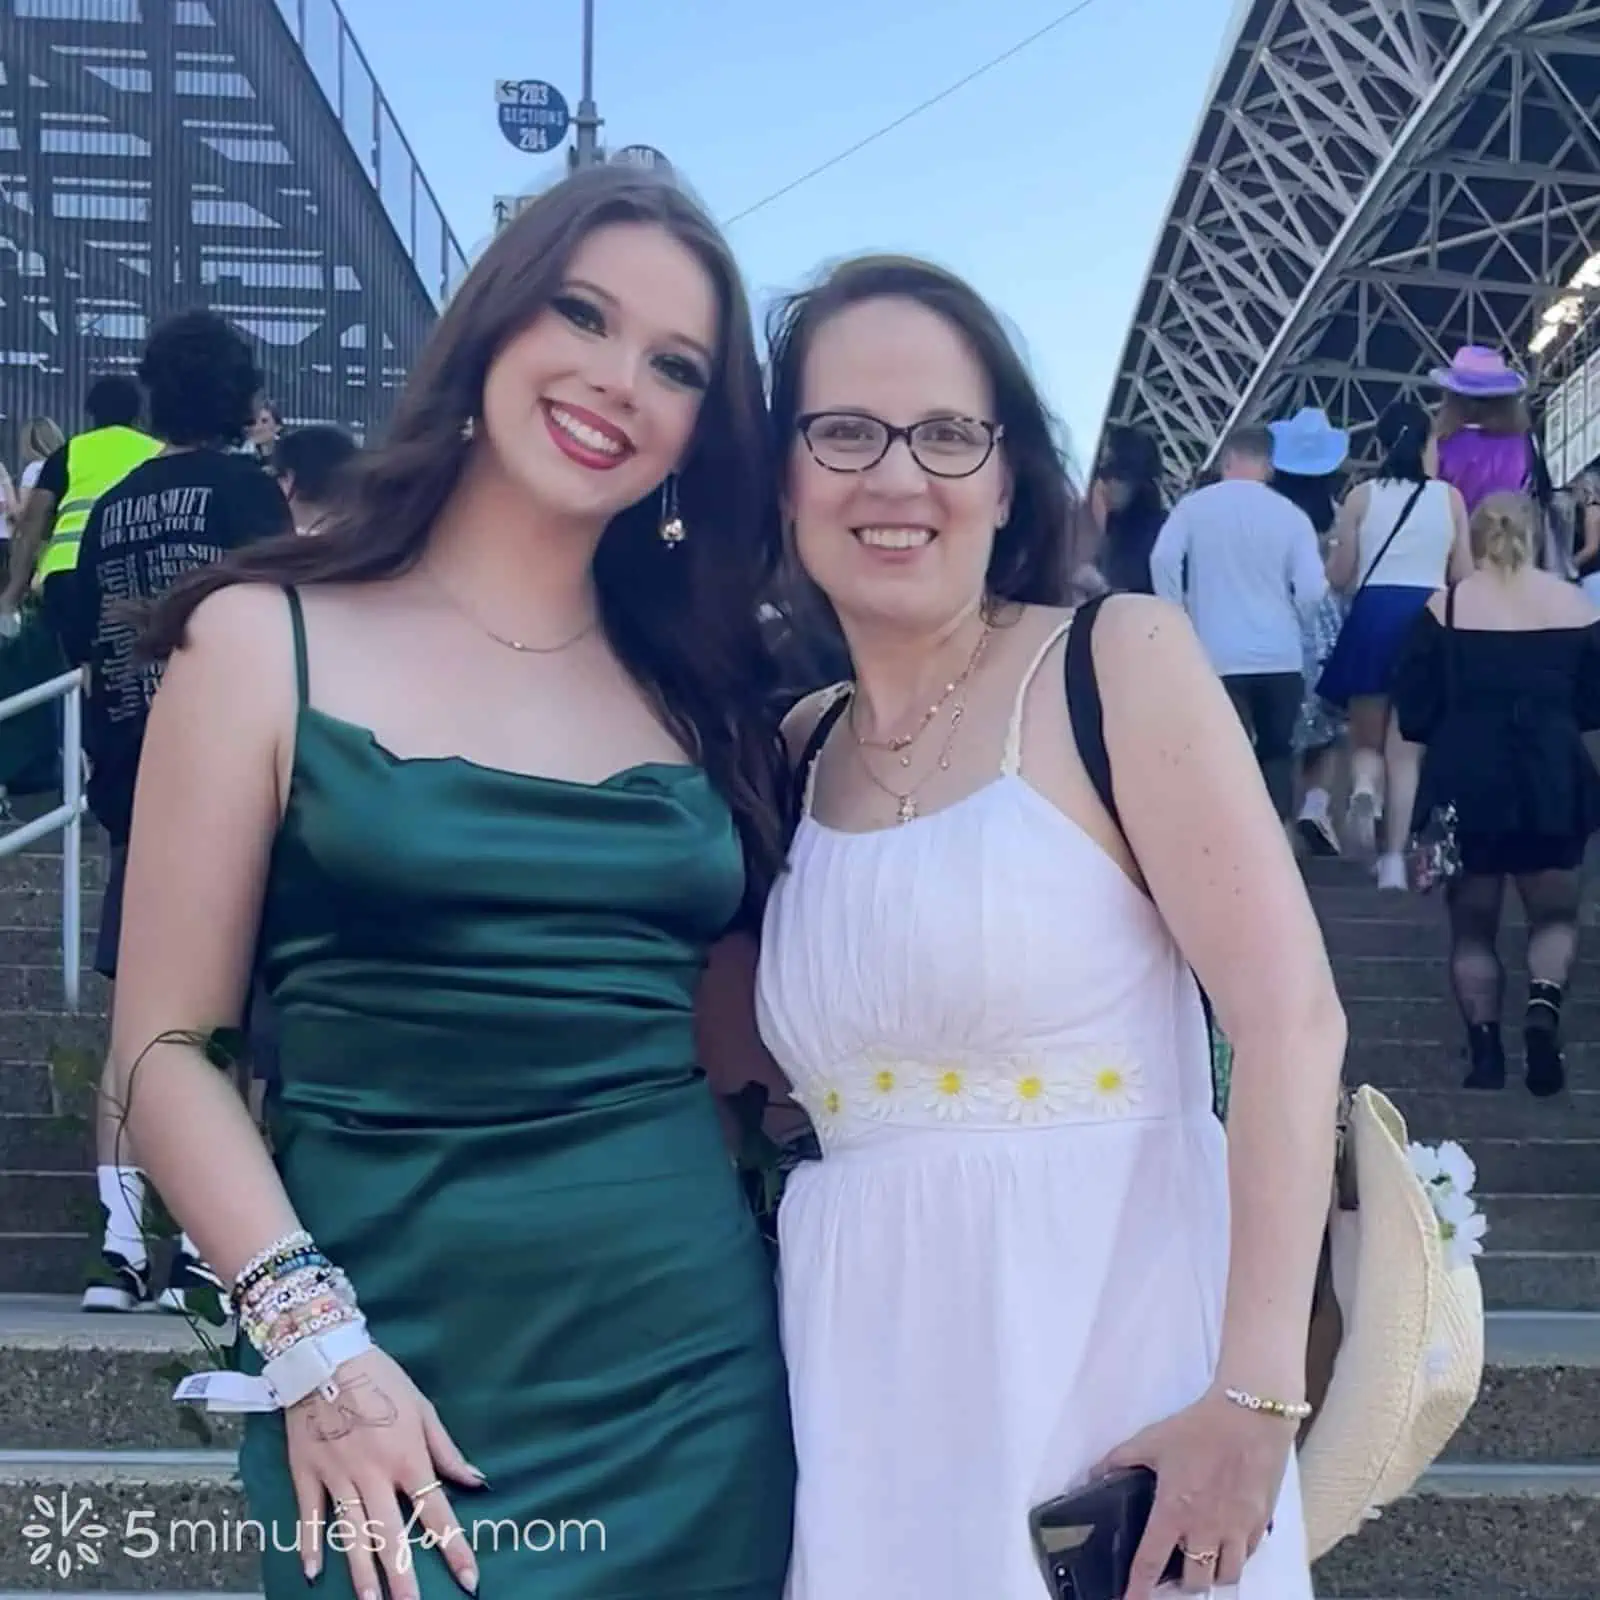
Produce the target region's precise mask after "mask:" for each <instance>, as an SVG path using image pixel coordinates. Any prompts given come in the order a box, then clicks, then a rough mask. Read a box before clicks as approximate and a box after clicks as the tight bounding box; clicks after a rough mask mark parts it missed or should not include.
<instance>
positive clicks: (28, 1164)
mask: <svg viewBox="0 0 1600 1600" xmlns="http://www.w3.org/2000/svg"><path fill="white" fill-rule="evenodd" d="M94 1160H95V1156H94V1136H93V1133H92V1131H91V1130H90V1129H89V1127H88V1126H87V1125H86V1124H85V1123H83V1122H79V1121H76V1120H74V1119H72V1118H69V1117H60V1116H55V1115H50V1116H42V1117H41V1116H20V1115H17V1114H15V1113H12V1114H9V1115H7V1114H5V1113H4V1112H0V1173H3V1172H72V1173H85V1172H90V1171H92V1170H93V1168H94ZM1484 1181H1485V1182H1487V1181H1488V1180H1487V1179H1485V1180H1484ZM1509 1187H1513V1188H1515V1187H1518V1185H1515V1184H1513V1185H1510V1186H1509ZM1550 1187H1551V1188H1552V1190H1554V1189H1556V1188H1562V1187H1565V1185H1560V1184H1556V1185H1551V1186H1550Z"/></svg>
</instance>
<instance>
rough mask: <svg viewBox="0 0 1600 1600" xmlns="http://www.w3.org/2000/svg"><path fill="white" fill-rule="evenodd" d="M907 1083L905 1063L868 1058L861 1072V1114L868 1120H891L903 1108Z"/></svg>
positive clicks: (881, 1057) (883, 1057)
mask: <svg viewBox="0 0 1600 1600" xmlns="http://www.w3.org/2000/svg"><path fill="white" fill-rule="evenodd" d="M910 1079H911V1073H910V1071H909V1069H908V1068H907V1066H906V1064H905V1062H903V1061H900V1060H897V1059H896V1058H895V1057H893V1056H889V1055H884V1054H881V1053H880V1054H873V1055H870V1056H868V1057H867V1058H866V1061H865V1062H864V1064H863V1068H862V1076H861V1092H860V1096H859V1100H860V1108H861V1110H862V1111H863V1112H864V1113H865V1114H866V1115H867V1116H869V1117H878V1118H884V1117H892V1116H893V1115H894V1114H895V1112H896V1111H898V1110H899V1109H900V1108H901V1107H902V1106H904V1104H905V1101H906V1095H907V1092H908V1091H909V1089H910Z"/></svg>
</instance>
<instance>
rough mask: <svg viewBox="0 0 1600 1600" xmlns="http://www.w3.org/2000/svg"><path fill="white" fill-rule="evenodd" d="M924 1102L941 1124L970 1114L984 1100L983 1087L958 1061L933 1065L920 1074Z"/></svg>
mask: <svg viewBox="0 0 1600 1600" xmlns="http://www.w3.org/2000/svg"><path fill="white" fill-rule="evenodd" d="M922 1082H923V1103H924V1104H925V1105H926V1106H927V1108H928V1110H930V1111H931V1112H932V1113H933V1114H934V1115H935V1116H936V1117H938V1118H939V1119H940V1120H941V1121H944V1122H954V1121H959V1120H960V1119H961V1118H963V1117H968V1116H970V1115H971V1114H972V1111H973V1108H974V1107H975V1106H976V1104H977V1102H978V1101H979V1100H980V1099H981V1098H982V1097H983V1090H982V1086H981V1085H980V1084H979V1083H978V1081H977V1079H975V1078H974V1077H973V1076H972V1074H971V1073H969V1072H968V1071H967V1069H966V1067H965V1066H964V1065H963V1064H962V1063H961V1062H959V1061H941V1062H935V1063H934V1064H933V1065H931V1066H929V1067H928V1068H927V1069H926V1070H925V1072H924V1074H923V1080H922Z"/></svg>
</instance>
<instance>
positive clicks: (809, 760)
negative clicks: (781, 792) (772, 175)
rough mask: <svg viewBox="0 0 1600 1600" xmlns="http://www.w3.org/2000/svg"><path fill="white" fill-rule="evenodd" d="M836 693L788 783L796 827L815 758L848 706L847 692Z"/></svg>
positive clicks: (802, 809) (803, 809) (839, 687)
mask: <svg viewBox="0 0 1600 1600" xmlns="http://www.w3.org/2000/svg"><path fill="white" fill-rule="evenodd" d="M836 687H837V688H838V692H837V693H835V695H834V697H833V699H832V700H831V701H830V702H829V704H828V707H827V709H826V710H825V711H824V712H823V713H822V715H821V716H820V717H818V718H817V725H816V727H814V728H813V729H812V730H811V735H810V737H809V738H808V739H807V740H806V742H805V748H804V749H803V750H801V752H800V759H799V760H798V761H797V762H796V763H795V768H794V777H793V779H792V780H791V782H790V793H791V795H792V797H793V803H792V806H791V810H792V812H793V816H792V819H791V821H792V823H793V824H794V825H796V826H798V824H799V822H800V818H801V816H802V814H803V813H804V811H805V806H806V790H807V789H808V788H809V787H810V785H811V769H812V768H813V767H814V766H816V764H817V757H818V756H820V755H821V754H822V747H823V745H825V744H826V743H827V742H828V735H829V734H830V733H832V732H833V729H834V725H835V724H836V723H837V722H838V720H839V718H840V717H842V716H843V715H844V713H845V709H846V707H848V706H849V704H850V694H849V691H848V690H846V689H845V688H843V686H836Z"/></svg>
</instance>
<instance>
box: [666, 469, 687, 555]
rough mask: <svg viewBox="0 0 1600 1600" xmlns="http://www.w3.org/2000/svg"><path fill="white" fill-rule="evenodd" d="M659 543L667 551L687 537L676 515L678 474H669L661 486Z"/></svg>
mask: <svg viewBox="0 0 1600 1600" xmlns="http://www.w3.org/2000/svg"><path fill="white" fill-rule="evenodd" d="M658 531H659V533H660V535H661V542H662V544H664V545H665V546H666V547H667V548H668V549H669V550H676V549H677V547H678V546H679V545H680V544H682V543H683V541H684V540H685V539H687V538H688V537H689V530H688V529H687V528H686V527H684V525H683V518H682V517H681V516H679V515H678V474H677V473H676V472H674V473H671V474H669V475H668V477H667V481H666V482H665V483H664V484H662V485H661V527H660V529H659V530H658Z"/></svg>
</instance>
